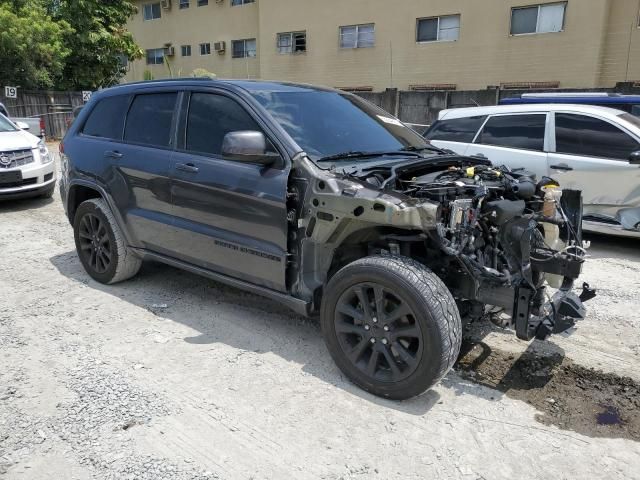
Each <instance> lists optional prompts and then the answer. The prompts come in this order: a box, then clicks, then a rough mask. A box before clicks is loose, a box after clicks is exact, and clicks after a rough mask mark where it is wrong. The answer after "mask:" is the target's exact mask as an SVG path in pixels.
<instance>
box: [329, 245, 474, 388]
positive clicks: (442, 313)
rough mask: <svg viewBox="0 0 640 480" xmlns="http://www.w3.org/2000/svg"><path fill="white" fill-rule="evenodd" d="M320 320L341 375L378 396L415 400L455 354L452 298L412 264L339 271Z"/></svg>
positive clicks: (457, 327)
mask: <svg viewBox="0 0 640 480" xmlns="http://www.w3.org/2000/svg"><path fill="white" fill-rule="evenodd" d="M320 314H321V320H320V321H321V326H322V332H323V335H324V339H325V342H326V344H327V348H328V349H329V352H330V353H331V356H332V357H333V359H334V361H335V362H336V364H337V365H338V367H339V368H340V370H342V372H344V374H345V375H346V376H347V377H348V378H349V379H350V380H351V381H352V382H353V383H355V384H356V385H358V386H359V387H361V388H362V389H364V390H366V391H368V392H370V393H372V394H374V395H378V396H380V397H385V398H391V399H395V400H404V399H407V398H411V397H413V396H416V395H419V394H420V393H422V392H424V391H425V390H427V389H429V388H431V387H432V386H433V385H435V384H436V383H437V382H438V381H440V379H441V378H442V377H443V376H444V375H445V374H446V373H447V372H448V371H449V370H450V369H451V367H452V366H453V364H454V362H455V361H456V359H457V357H458V354H459V352H460V344H461V341H462V322H461V320H460V313H459V312H458V308H457V306H456V303H455V300H454V299H453V296H452V295H451V293H450V292H449V290H448V289H447V287H446V286H445V285H444V283H443V282H442V280H440V278H438V277H437V276H436V275H435V274H434V273H433V272H432V271H431V270H429V269H428V268H427V267H426V266H424V265H423V264H421V263H419V262H416V261H415V260H413V259H411V258H407V257H400V256H373V257H365V258H362V259H360V260H357V261H355V262H353V263H351V264H349V265H347V266H345V267H344V268H342V269H341V270H340V271H338V272H337V273H336V274H335V275H334V276H333V277H332V278H331V280H330V281H329V283H328V285H327V287H326V289H325V292H324V298H323V300H322V307H321V312H320Z"/></svg>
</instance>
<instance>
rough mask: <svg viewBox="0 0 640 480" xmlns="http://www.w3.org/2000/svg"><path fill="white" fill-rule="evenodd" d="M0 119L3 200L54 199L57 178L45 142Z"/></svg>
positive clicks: (0, 171) (0, 187)
mask: <svg viewBox="0 0 640 480" xmlns="http://www.w3.org/2000/svg"><path fill="white" fill-rule="evenodd" d="M24 130H25V129H21V128H20V126H19V125H16V124H15V123H13V122H12V121H10V120H9V119H8V118H7V117H5V116H4V115H0V200H8V199H16V198H25V197H37V196H41V197H51V196H52V195H53V190H54V188H55V183H56V176H55V167H54V162H53V158H52V157H51V155H49V151H48V150H47V146H46V145H45V143H44V141H42V140H40V139H39V138H38V137H36V136H35V135H32V134H30V133H29V132H26V131H24Z"/></svg>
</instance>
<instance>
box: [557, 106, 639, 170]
mask: <svg viewBox="0 0 640 480" xmlns="http://www.w3.org/2000/svg"><path fill="white" fill-rule="evenodd" d="M625 115H629V114H625ZM637 150H640V144H638V142H637V141H636V140H634V139H633V138H632V137H631V136H630V135H629V134H627V133H626V132H624V131H622V130H620V129H619V128H618V127H616V126H615V125H612V124H610V123H608V122H605V121H604V120H600V119H598V118H594V117H587V116H586V115H576V114H572V113H556V152H558V153H566V154H569V155H583V156H589V157H601V158H611V159H617V160H627V159H628V158H629V155H631V153H632V152H635V151H637Z"/></svg>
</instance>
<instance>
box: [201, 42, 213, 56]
mask: <svg viewBox="0 0 640 480" xmlns="http://www.w3.org/2000/svg"><path fill="white" fill-rule="evenodd" d="M200 55H211V44H210V43H201V44H200Z"/></svg>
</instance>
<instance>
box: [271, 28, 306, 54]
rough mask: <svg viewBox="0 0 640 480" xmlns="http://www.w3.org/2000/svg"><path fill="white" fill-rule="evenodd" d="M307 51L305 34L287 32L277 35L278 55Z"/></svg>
mask: <svg viewBox="0 0 640 480" xmlns="http://www.w3.org/2000/svg"><path fill="white" fill-rule="evenodd" d="M306 51H307V32H287V33H279V34H278V53H281V54H292V53H304V52H306Z"/></svg>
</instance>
